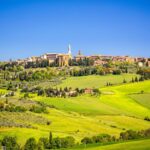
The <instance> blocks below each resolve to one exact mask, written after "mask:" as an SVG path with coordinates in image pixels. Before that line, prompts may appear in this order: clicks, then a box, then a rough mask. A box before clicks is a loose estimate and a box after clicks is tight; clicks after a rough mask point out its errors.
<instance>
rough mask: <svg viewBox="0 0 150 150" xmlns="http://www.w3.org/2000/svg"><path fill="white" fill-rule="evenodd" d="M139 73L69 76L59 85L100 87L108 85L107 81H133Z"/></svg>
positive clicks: (116, 82) (117, 82) (118, 82)
mask: <svg viewBox="0 0 150 150" xmlns="http://www.w3.org/2000/svg"><path fill="white" fill-rule="evenodd" d="M136 76H138V75H135V74H122V75H105V76H99V75H90V76H81V77H69V78H67V79H65V80H63V81H62V83H61V84H59V85H57V87H62V88H64V87H72V88H77V87H78V88H100V87H104V86H106V84H107V82H111V83H112V84H120V83H122V82H123V80H124V79H125V80H126V81H128V82H129V81H131V80H132V78H135V77H136Z"/></svg>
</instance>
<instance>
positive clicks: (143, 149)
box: [70, 139, 150, 150]
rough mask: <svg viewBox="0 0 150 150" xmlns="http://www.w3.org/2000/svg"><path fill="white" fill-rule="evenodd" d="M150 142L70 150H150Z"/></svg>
mask: <svg viewBox="0 0 150 150" xmlns="http://www.w3.org/2000/svg"><path fill="white" fill-rule="evenodd" d="M149 143H150V140H149V139H146V140H140V141H129V142H125V143H119V144H110V145H105V146H91V147H86V146H83V147H81V148H74V149H70V150H81V149H86V150H149V148H150V144H149Z"/></svg>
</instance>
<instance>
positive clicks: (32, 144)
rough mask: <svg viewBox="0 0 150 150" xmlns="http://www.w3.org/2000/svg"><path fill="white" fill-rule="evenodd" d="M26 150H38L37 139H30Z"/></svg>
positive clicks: (26, 144)
mask: <svg viewBox="0 0 150 150" xmlns="http://www.w3.org/2000/svg"><path fill="white" fill-rule="evenodd" d="M24 150H37V144H36V140H35V138H29V139H28V140H27V141H26V143H25V146H24Z"/></svg>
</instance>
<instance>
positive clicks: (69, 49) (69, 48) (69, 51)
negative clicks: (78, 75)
mask: <svg viewBox="0 0 150 150" xmlns="http://www.w3.org/2000/svg"><path fill="white" fill-rule="evenodd" d="M68 55H69V56H70V58H72V54H71V45H70V44H69V45H68Z"/></svg>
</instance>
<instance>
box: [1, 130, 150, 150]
mask: <svg viewBox="0 0 150 150" xmlns="http://www.w3.org/2000/svg"><path fill="white" fill-rule="evenodd" d="M142 138H150V128H149V129H146V130H140V131H133V130H127V131H125V132H121V133H120V136H119V137H118V138H117V137H115V136H111V135H109V134H100V135H97V136H93V137H84V138H83V139H81V144H80V145H85V144H95V143H100V144H111V143H117V142H123V141H127V140H134V139H142ZM0 144H1V146H3V147H5V148H6V149H7V150H12V149H13V150H44V149H60V148H65V149H67V148H70V147H74V146H77V145H78V146H79V144H77V143H76V142H75V138H74V137H72V136H67V137H61V138H60V137H55V138H53V135H52V132H50V133H49V137H48V138H46V137H41V138H39V140H38V142H37V141H36V139H35V138H33V137H31V138H29V139H27V141H26V143H25V145H24V146H23V147H21V146H20V145H19V144H18V143H17V139H16V137H10V136H5V137H4V138H3V139H2V140H1V141H0Z"/></svg>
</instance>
